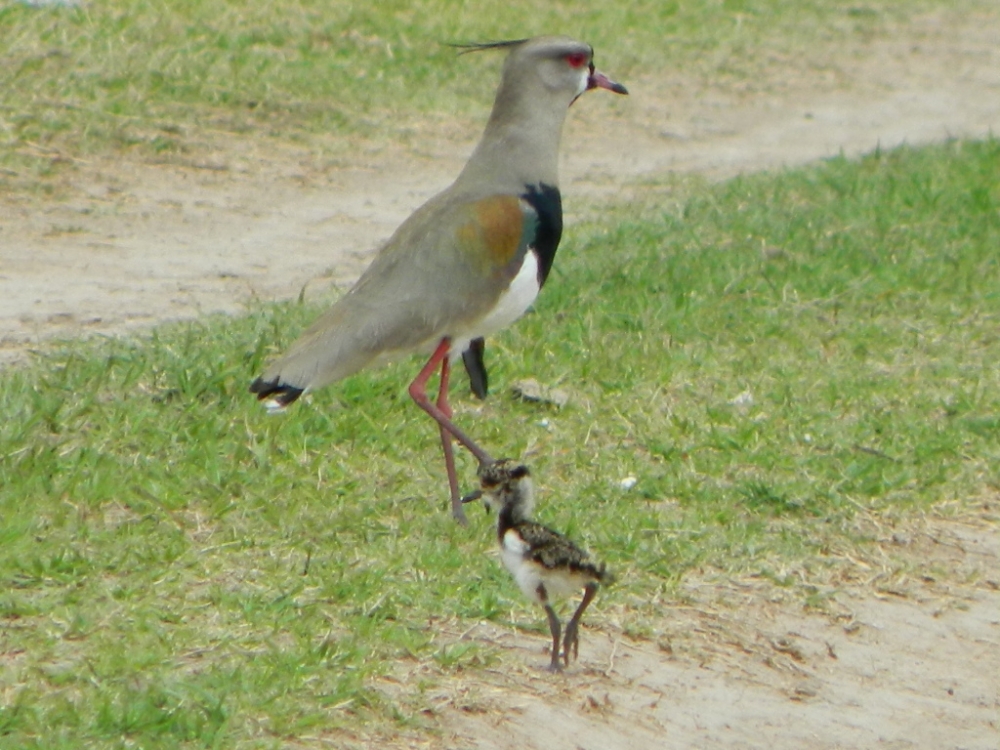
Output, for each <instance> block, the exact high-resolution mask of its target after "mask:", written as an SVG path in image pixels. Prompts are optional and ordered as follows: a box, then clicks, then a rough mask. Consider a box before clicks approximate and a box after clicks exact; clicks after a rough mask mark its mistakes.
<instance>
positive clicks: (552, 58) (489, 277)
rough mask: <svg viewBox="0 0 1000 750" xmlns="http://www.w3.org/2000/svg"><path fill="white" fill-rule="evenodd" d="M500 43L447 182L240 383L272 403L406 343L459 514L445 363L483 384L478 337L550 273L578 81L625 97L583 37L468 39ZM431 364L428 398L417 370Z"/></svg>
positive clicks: (581, 86) (501, 322)
mask: <svg viewBox="0 0 1000 750" xmlns="http://www.w3.org/2000/svg"><path fill="white" fill-rule="evenodd" d="M467 49H470V50H482V49H504V50H507V51H508V54H507V59H506V62H505V63H504V67H503V74H502V76H501V79H500V87H499V89H498V90H497V95H496V101H495V102H494V104H493V111H492V113H491V114H490V118H489V121H488V122H487V124H486V130H485V132H484V133H483V136H482V139H481V140H480V141H479V144H478V145H477V146H476V148H475V150H474V151H473V153H472V156H471V157H470V158H469V161H468V163H467V164H466V165H465V168H464V169H463V170H462V172H461V173H460V174H459V176H458V178H457V179H456V180H455V182H454V183H453V184H452V185H451V186H450V187H448V188H447V189H446V190H444V191H443V192H441V193H439V194H438V195H436V196H435V197H433V198H431V199H430V200H429V201H428V202H427V203H425V204H424V205H423V206H421V207H420V208H418V209H417V210H416V211H415V212H414V213H413V215H412V216H410V217H409V218H408V219H407V220H406V221H405V222H403V224H402V225H401V226H400V227H399V229H397V230H396V232H395V234H393V235H392V237H390V238H389V240H388V242H386V244H385V245H384V246H383V247H382V248H381V250H380V251H379V252H378V254H377V255H376V256H375V259H374V260H373V261H372V263H371V265H370V266H369V267H368V269H367V270H366V271H365V272H364V274H362V276H361V278H360V279H358V281H357V283H356V284H355V285H354V286H353V287H352V288H351V289H350V290H349V291H348V292H347V293H346V294H345V295H344V296H343V297H341V298H340V299H339V300H338V301H337V302H336V303H335V304H334V305H333V307H331V308H330V309H329V310H328V311H327V312H326V313H325V314H324V315H322V316H321V317H320V318H319V319H318V320H316V322H315V323H313V324H312V325H311V326H310V327H309V328H308V329H307V330H306V331H305V333H303V334H302V336H301V337H300V338H299V339H298V341H296V342H295V343H294V344H292V346H291V348H290V349H289V350H288V351H287V352H286V353H285V355H284V356H283V357H281V358H280V359H278V360H277V361H276V362H274V363H273V364H271V365H270V366H269V367H268V368H267V370H266V371H265V372H264V374H263V375H261V376H260V377H259V378H257V379H256V380H255V381H254V382H253V384H252V385H251V386H250V390H251V392H253V393H255V394H257V397H258V398H259V399H261V400H262V401H265V402H266V404H267V405H268V407H270V408H275V409H280V408H283V407H285V406H287V405H288V404H290V403H292V402H293V401H295V400H296V399H297V398H298V397H299V396H301V395H302V394H303V393H305V392H306V391H309V390H312V389H314V388H319V387H321V386H324V385H327V384H329V383H332V382H334V381H337V380H340V379H342V378H345V377H347V376H348V375H352V374H354V373H355V372H358V371H359V370H361V369H362V368H364V367H368V366H370V365H375V364H380V363H385V362H388V361H391V360H394V359H398V358H400V357H403V356H405V355H409V354H411V353H424V354H425V355H426V354H430V359H429V360H427V363H426V365H425V366H424V368H423V369H422V370H421V371H420V373H419V374H418V375H417V377H416V378H415V379H414V380H413V382H412V383H410V386H409V393H410V396H411V397H412V398H413V400H414V401H416V402H417V404H418V405H419V406H420V408H421V409H423V410H424V411H426V412H427V413H428V414H429V415H430V416H431V417H433V418H434V419H435V420H436V421H437V423H438V425H439V428H440V431H441V442H442V446H443V450H444V457H445V466H446V469H447V474H448V485H449V489H450V491H451V503H452V513H453V514H454V516H455V517H456V518H457V519H458V520H460V521H462V522H463V523H464V521H465V514H464V513H463V511H462V504H461V495H460V493H459V489H458V479H457V476H456V473H455V458H454V454H453V451H452V442H451V441H452V438H453V437H454V438H455V439H456V440H458V442H459V443H461V444H462V445H463V446H465V447H466V448H467V449H468V450H469V451H471V452H472V454H473V455H474V456H475V457H476V458H477V459H478V460H479V462H480V464H484V463H487V464H488V463H490V462H491V461H492V459H491V458H490V456H489V454H488V453H486V451H484V450H483V449H482V448H480V447H479V446H478V445H477V444H476V443H475V442H474V441H473V440H472V439H471V438H470V437H469V436H468V435H466V434H465V433H464V432H463V431H462V430H460V429H459V428H458V427H457V426H456V425H455V424H454V423H453V422H452V419H451V417H452V410H451V407H450V406H449V404H448V380H449V374H450V368H451V364H452V363H453V362H454V361H455V360H456V359H457V358H458V357H460V356H463V354H465V355H466V356H465V357H464V359H465V362H466V367H467V368H468V369H469V373H470V377H471V378H472V385H473V390H474V391H476V392H477V393H478V394H479V395H485V391H486V379H485V375H486V373H485V369H484V367H483V364H482V339H483V338H484V337H485V336H488V335H490V334H492V333H494V332H496V331H498V330H500V329H501V328H503V327H505V326H507V325H509V324H510V323H512V322H513V321H515V320H516V319H517V318H519V317H520V316H521V315H522V314H523V313H524V312H525V310H527V309H528V307H529V306H530V305H531V303H532V302H533V301H534V299H535V296H536V295H537V294H538V291H539V289H540V288H541V286H542V284H544V283H545V279H546V277H547V276H548V273H549V269H550V268H551V266H552V260H553V258H554V256H555V253H556V248H557V247H558V245H559V238H560V235H561V233H562V204H561V198H560V193H559V178H558V171H557V161H558V154H559V139H560V135H561V133H562V126H563V121H564V120H565V118H566V112H567V110H568V108H569V106H570V105H571V104H572V103H573V102H574V101H576V99H577V98H578V97H579V96H580V95H581V94H583V93H584V92H585V91H588V90H589V89H595V88H602V89H608V90H609V91H613V92H615V93H618V94H627V93H628V92H627V91H626V90H625V87H624V86H622V85H621V84H619V83H615V82H614V81H612V80H610V79H609V78H608V77H607V76H605V75H604V74H602V73H600V72H598V71H597V70H596V69H595V68H594V63H593V57H594V50H593V49H592V48H591V46H590V45H589V44H585V43H583V42H578V41H576V40H574V39H570V38H568V37H563V36H547V37H539V38H536V39H521V40H517V41H509V42H494V43H489V44H479V45H470V46H468V47H467ZM439 367H440V373H441V374H440V381H439V384H438V394H437V401H436V402H435V403H432V402H431V401H430V399H429V398H428V396H427V391H426V386H427V381H428V379H429V378H430V377H431V376H432V375H433V373H434V371H435V370H436V369H437V368H439Z"/></svg>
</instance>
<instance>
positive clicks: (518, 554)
mask: <svg viewBox="0 0 1000 750" xmlns="http://www.w3.org/2000/svg"><path fill="white" fill-rule="evenodd" d="M527 551H528V545H526V544H525V543H524V541H523V540H522V539H521V537H520V536H519V535H518V534H517V532H516V531H514V530H513V529H512V530H510V531H508V532H507V533H506V534H504V537H503V547H502V548H501V550H500V559H501V560H502V561H503V565H504V567H505V568H507V570H508V571H509V572H510V574H511V575H512V576H514V580H515V581H516V582H517V587H518V588H519V589H521V593H523V594H524V595H525V596H526V597H528V599H530V600H531V601H533V602H535V603H536V604H543V603H544V602H543V600H542V597H541V596H539V594H538V586H539V584H542V585H544V586H545V593H546V594H547V596H548V599H549V600H550V601H555V600H557V599H564V598H566V597H568V596H572V595H573V594H575V593H577V592H579V591H580V590H581V589H582V588H583V587H584V585H585V584H586V581H583V580H581V579H580V576H579V575H576V574H574V573H573V572H572V571H570V570H548V569H546V568H544V567H542V566H541V565H539V564H538V563H535V562H532V561H531V560H526V559H525V557H524V555H525V552H527Z"/></svg>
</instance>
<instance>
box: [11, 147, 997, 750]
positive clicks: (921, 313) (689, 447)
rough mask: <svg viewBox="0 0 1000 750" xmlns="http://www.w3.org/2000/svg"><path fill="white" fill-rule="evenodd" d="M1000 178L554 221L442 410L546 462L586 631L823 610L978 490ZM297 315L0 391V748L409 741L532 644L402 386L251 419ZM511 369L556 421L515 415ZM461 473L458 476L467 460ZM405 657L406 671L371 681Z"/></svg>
mask: <svg viewBox="0 0 1000 750" xmlns="http://www.w3.org/2000/svg"><path fill="white" fill-rule="evenodd" d="M998 163H1000V143H998V142H997V141H987V142H953V143H948V144H946V145H943V146H938V147H930V148H923V149H910V148H905V149H900V150H898V151H893V152H890V153H877V154H873V155H870V156H868V157H866V158H863V159H861V160H860V161H847V160H844V159H834V160H831V161H828V162H826V163H823V164H820V165H817V166H813V167H809V168H805V169H799V170H795V171H788V172H782V173H777V174H762V175H755V176H752V177H744V178H740V179H736V180H733V181H730V182H727V183H724V184H721V185H715V186H706V185H703V184H697V183H694V182H691V183H687V184H683V185H678V184H655V183H654V184H650V185H649V186H648V188H647V191H646V200H645V203H644V204H642V205H632V206H628V207H621V208H618V209H615V210H613V211H609V212H608V213H607V214H606V215H605V216H603V217H602V218H601V220H600V222H599V223H593V224H588V225H582V226H581V225H577V226H573V227H571V228H570V229H569V231H568V233H567V236H566V238H565V239H564V247H563V249H562V250H561V251H560V257H559V259H558V262H557V264H556V268H555V271H554V273H553V276H552V277H551V278H550V280H549V283H548V285H547V286H546V289H545V292H544V293H543V295H542V296H541V298H540V301H539V303H538V307H537V313H536V314H534V315H530V316H528V317H526V318H525V319H524V320H523V321H521V322H519V323H518V324H517V325H516V326H515V327H514V328H512V329H511V330H509V331H508V332H506V333H504V334H503V335H502V336H499V337H497V338H496V339H495V340H493V341H492V342H491V345H490V351H489V352H488V361H489V365H490V368H491V375H492V382H493V384H494V388H495V391H496V392H495V393H494V394H493V395H492V396H491V398H490V400H489V401H488V402H487V403H486V405H485V406H484V407H483V408H482V409H481V411H477V409H478V407H477V406H476V404H475V402H473V401H470V400H469V399H468V398H467V397H461V396H459V394H458V391H460V390H462V389H461V388H460V387H458V386H456V388H455V391H456V398H455V400H456V402H457V403H458V405H459V412H458V416H457V418H458V420H459V422H460V423H461V424H462V425H463V426H465V427H467V428H468V429H469V430H470V432H471V433H472V434H473V435H474V436H475V437H476V438H477V439H479V440H480V441H481V442H482V444H483V445H484V446H486V447H487V448H488V449H489V450H491V451H492V452H494V453H495V454H496V455H513V456H524V457H525V458H526V459H527V460H528V462H529V463H530V464H531V466H532V468H533V470H534V473H535V475H536V477H537V480H538V483H539V485H540V509H539V516H540V518H541V519H542V520H544V521H545V522H547V523H551V524H552V525H554V526H556V527H558V528H561V529H564V530H567V531H568V532H570V533H571V534H572V535H573V536H574V537H576V538H578V539H580V540H583V541H585V542H586V543H587V545H588V546H589V547H591V548H592V549H593V550H594V551H595V552H596V553H598V555H599V556H600V557H601V558H603V559H605V560H607V561H608V563H609V564H610V566H611V567H612V568H613V569H614V570H615V571H616V573H617V574H618V578H619V583H618V585H617V586H616V587H614V588H612V589H610V590H608V591H606V592H604V593H602V596H601V598H600V600H599V601H598V603H597V605H596V607H595V608H594V609H593V611H592V613H591V617H590V620H591V622H594V623H596V622H601V621H602V617H607V616H608V613H612V612H614V613H616V615H615V617H616V619H617V621H619V622H621V624H622V626H623V627H624V628H625V629H626V631H627V632H628V633H632V634H636V635H643V634H646V635H656V634H657V633H660V632H662V631H663V629H664V628H669V617H670V615H669V609H664V608H663V605H662V604H661V602H663V601H664V600H668V601H669V600H670V599H671V597H673V596H676V595H677V593H676V592H677V588H676V587H677V584H678V582H679V581H680V580H681V579H682V578H684V577H685V576H692V577H696V578H700V577H705V576H708V577H711V576H713V575H720V576H723V577H729V576H748V575H749V576H760V577H763V578H765V579H770V580H772V581H773V582H774V584H775V585H778V586H784V587H786V588H787V591H788V592H789V595H790V596H793V597H798V598H799V599H800V600H801V601H802V602H803V603H816V602H817V601H822V598H823V597H824V596H826V595H827V594H828V593H829V592H830V591H831V590H833V588H834V587H835V586H836V583H837V580H838V575H839V574H840V573H841V572H842V571H843V569H844V568H845V566H848V567H849V565H850V563H849V562H847V561H848V560H849V559H866V556H869V555H872V554H874V553H873V544H874V542H875V540H874V539H873V538H872V535H871V531H868V530H869V529H871V528H872V526H871V524H870V523H869V522H870V521H871V520H872V519H875V520H876V521H877V523H878V524H891V523H895V522H897V521H898V522H905V520H906V519H907V518H908V517H911V516H917V515H920V514H923V513H927V512H930V511H932V510H933V509H935V508H941V507H944V506H947V507H948V508H950V509H951V510H955V509H958V510H959V511H961V509H962V508H964V507H968V506H970V505H971V504H972V503H973V501H974V500H975V499H976V498H977V497H980V496H981V495H982V493H983V492H984V491H985V490H987V489H988V488H995V487H996V486H997V484H998V482H1000V476H998V468H997V467H998V466H1000V439H998V438H1000V383H998V379H1000V371H998V369H997V366H996V363H997V362H998V361H1000V334H998V330H1000V329H998V323H1000V292H998V290H1000V269H998V265H1000V260H998V256H997V252H996V248H997V246H998V244H1000V186H998V181H997V179H996V176H997V164H998ZM664 206H673V207H674V208H672V209H669V210H667V209H665V208H664ZM316 311H317V310H316V308H314V307H311V306H309V305H301V304H289V305H284V306H276V307H266V308H261V309H259V310H256V311H254V312H252V313H251V314H249V315H247V316H246V317H242V318H209V319H205V320H202V321H199V322H196V323H190V324H184V325H174V326H167V327H163V328H159V329H157V330H156V331H155V332H154V333H153V334H152V335H151V336H150V337H148V338H143V339H139V340H109V341H105V342H99V343H90V344H84V343H69V344H67V345H66V346H65V347H64V348H61V349H56V350H53V351H52V352H51V353H48V354H45V355H43V356H42V357H40V359H39V361H38V362H37V363H36V364H34V365H32V366H30V367H22V368H17V369H13V370H9V371H7V372H5V373H4V378H3V382H2V386H0V413H2V414H3V420H2V421H0V518H2V519H3V522H2V525H0V581H2V585H0V745H2V746H3V747H5V748H6V747H11V748H22V747H24V748H74V750H75V749H76V748H79V747H98V748H119V747H133V746H140V747H162V748H171V747H176V748H201V747H206V748H207V747H213V748H228V747H284V746H287V745H289V744H292V745H296V746H298V745H301V746H312V745H318V744H319V742H320V740H319V739H317V738H326V739H332V738H340V739H343V738H344V737H351V736H354V735H355V734H356V733H359V732H360V733H362V734H364V732H366V731H373V730H372V729H371V728H372V727H375V726H382V725H384V722H386V721H391V722H394V724H393V726H395V727H397V728H398V729H399V730H400V731H413V732H418V733H419V732H424V731H429V729H428V726H427V719H425V718H422V717H423V714H422V713H421V710H422V709H423V708H424V695H425V691H428V690H431V689H432V688H433V685H434V682H435V680H436V679H440V678H441V675H454V674H457V673H460V672H464V673H465V674H468V675H472V676H473V679H474V675H475V671H476V670H478V669H480V668H481V667H482V666H484V665H488V664H491V663H494V662H498V661H499V662H502V661H503V660H504V659H505V658H510V657H508V656H506V655H505V654H504V653H503V651H502V650H499V649H493V648H490V647H488V646H486V645H484V644H482V643H476V642H466V641H461V640H459V639H458V633H461V632H462V631H463V630H464V629H466V628H467V627H468V626H469V625H470V624H471V623H474V622H477V621H480V620H483V619H485V620H492V621H495V622H498V623H510V622H514V623H517V624H518V625H520V626H526V627H537V628H543V622H542V619H541V618H539V613H538V612H537V611H534V610H532V608H530V607H529V606H528V605H526V604H524V603H522V602H521V600H520V597H519V595H518V593H517V591H516V589H515V587H514V585H513V583H512V582H511V581H510V580H509V579H508V577H507V576H506V575H505V574H504V573H503V571H502V570H501V569H500V566H499V564H498V562H497V560H496V559H495V557H494V556H493V555H492V554H490V553H489V552H488V551H489V550H490V548H491V546H492V544H493V542H492V539H493V537H492V533H491V532H490V531H489V530H488V524H489V523H490V519H488V518H485V517H483V516H481V515H480V514H478V513H474V514H472V524H471V527H470V528H468V529H463V528H459V527H458V526H456V525H455V524H453V523H452V522H451V521H450V520H449V518H448V515H447V513H446V510H445V505H446V494H447V491H446V486H445V482H444V478H443V467H442V465H441V460H440V457H439V453H438V446H437V437H436V430H435V429H433V428H432V425H431V423H430V420H429V419H427V418H426V417H425V416H424V415H423V414H422V413H421V412H419V410H418V409H417V408H416V407H415V406H413V405H412V404H411V403H410V402H409V401H408V399H407V397H406V390H405V385H406V383H407V382H408V380H409V379H410V378H411V377H412V375H413V372H414V368H415V366H416V363H415V362H409V363H405V364H402V365H399V366H395V367H392V368H387V369H384V370H379V371H376V372H372V373H365V374H362V375H359V376H356V377H354V378H351V379H349V380H348V381H346V382H344V383H342V384H340V385H339V386H336V387H332V388H329V389H327V390H324V391H321V392H319V393H317V394H315V396H313V397H312V398H310V399H307V401H306V402H305V403H303V404H299V405H297V406H296V407H295V408H294V409H293V410H291V412H290V413H289V414H287V415H285V416H283V417H281V418H274V417H268V416H267V415H265V414H264V413H263V411H262V410H261V409H260V408H259V407H258V406H257V405H256V404H255V403H254V402H253V400H252V397H251V396H250V395H249V394H248V393H247V391H246V385H247V383H248V381H249V380H250V379H251V377H252V376H253V375H254V374H255V373H257V372H259V370H260V368H261V365H262V363H263V362H264V360H265V359H266V358H267V357H268V356H270V355H271V353H272V352H274V351H277V350H280V349H281V348H282V347H283V346H285V345H286V344H287V343H288V342H289V341H290V340H291V338H292V337H293V336H294V334H295V331H296V330H298V329H299V328H300V327H301V326H302V325H303V324H304V323H305V322H307V321H308V320H309V319H310V318H311V317H312V316H313V315H315V313H316ZM522 377H536V378H538V379H539V380H540V381H542V382H543V383H547V384H553V385H559V386H560V387H562V388H564V389H565V390H567V391H568V392H569V394H570V396H571V400H570V402H569V404H568V405H567V406H565V407H564V408H562V409H556V408H554V407H545V406H539V405H537V404H536V405H532V404H526V403H521V402H518V401H515V400H514V399H513V398H512V397H510V396H509V394H508V392H507V388H508V386H509V385H510V384H511V383H512V381H514V380H516V379H517V378H522ZM741 394H743V395H742V396H741ZM461 472H462V476H463V478H464V480H465V482H466V484H467V486H471V483H472V481H473V466H472V463H471V462H470V461H469V460H468V458H467V457H465V456H464V455H463V456H462V457H461ZM626 476H634V477H635V478H636V479H637V480H638V481H637V483H636V485H635V487H634V488H632V489H631V490H630V491H625V490H623V489H621V488H620V486H619V483H620V480H621V479H622V478H624V477H626ZM539 632H541V630H540V631H539ZM408 663H409V664H413V663H419V664H421V665H424V666H425V667H426V669H425V670H424V671H423V674H425V675H426V679H425V681H424V682H421V683H420V684H414V685H408V686H407V690H406V691H405V692H404V693H402V694H401V695H400V696H398V697H390V696H389V695H387V694H386V693H384V692H383V691H381V690H379V689H378V678H379V676H380V675H382V674H384V673H387V672H392V671H394V670H395V669H397V668H398V666H399V665H400V664H408ZM366 727H367V729H366Z"/></svg>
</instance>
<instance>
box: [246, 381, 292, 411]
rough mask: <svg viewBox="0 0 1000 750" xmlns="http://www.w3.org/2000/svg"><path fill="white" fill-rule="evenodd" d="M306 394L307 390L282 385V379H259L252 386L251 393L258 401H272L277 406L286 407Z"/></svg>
mask: <svg viewBox="0 0 1000 750" xmlns="http://www.w3.org/2000/svg"><path fill="white" fill-rule="evenodd" d="M304 392H305V388H296V387H295V386H291V385H287V384H285V383H282V382H281V380H280V378H275V379H274V380H264V379H263V378H257V379H256V380H255V381H253V382H252V383H251V384H250V393H253V394H256V396H257V398H258V400H260V401H264V400H266V399H270V400H271V401H272V402H274V403H275V404H276V405H277V406H280V407H284V406H288V405H289V404H290V403H292V402H293V401H295V400H296V399H297V398H298V397H299V396H301V395H302V394H303V393H304Z"/></svg>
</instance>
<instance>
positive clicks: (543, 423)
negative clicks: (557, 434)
mask: <svg viewBox="0 0 1000 750" xmlns="http://www.w3.org/2000/svg"><path fill="white" fill-rule="evenodd" d="M538 426H539V427H544V428H545V429H546V430H547V429H549V420H547V419H542V420H540V421H539V422H538Z"/></svg>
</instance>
